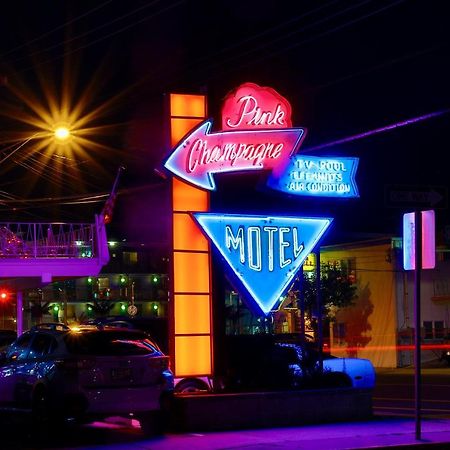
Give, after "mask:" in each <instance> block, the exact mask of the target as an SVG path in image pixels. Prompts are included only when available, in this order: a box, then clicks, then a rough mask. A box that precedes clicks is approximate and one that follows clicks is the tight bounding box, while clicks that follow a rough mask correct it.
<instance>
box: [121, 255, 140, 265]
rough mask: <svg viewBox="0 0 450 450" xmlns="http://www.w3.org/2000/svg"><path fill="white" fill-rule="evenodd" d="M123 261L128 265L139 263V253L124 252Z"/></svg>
mask: <svg viewBox="0 0 450 450" xmlns="http://www.w3.org/2000/svg"><path fill="white" fill-rule="evenodd" d="M122 257H123V263H124V264H126V265H133V264H137V262H138V254H137V252H123V254H122Z"/></svg>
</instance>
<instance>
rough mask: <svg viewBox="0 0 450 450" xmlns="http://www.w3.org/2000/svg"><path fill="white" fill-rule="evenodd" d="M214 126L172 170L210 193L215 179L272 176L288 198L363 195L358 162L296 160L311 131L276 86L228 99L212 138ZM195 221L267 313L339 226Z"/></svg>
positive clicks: (200, 130)
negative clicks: (295, 118) (296, 122)
mask: <svg viewBox="0 0 450 450" xmlns="http://www.w3.org/2000/svg"><path fill="white" fill-rule="evenodd" d="M212 124H213V122H212V120H210V119H209V120H206V121H204V122H203V123H201V124H200V125H199V126H198V127H196V128H195V129H193V130H192V131H190V132H189V133H188V134H187V135H186V136H185V137H184V138H183V139H182V140H181V141H180V143H179V144H178V145H177V146H176V147H175V148H174V149H173V151H172V152H171V154H170V155H169V157H168V158H167V159H166V161H165V162H164V166H165V168H166V169H167V170H169V171H170V172H172V173H173V174H174V175H176V176H177V177H180V178H181V179H183V180H184V181H187V182H189V183H191V184H193V185H194V186H197V187H200V188H202V189H205V190H215V189H216V184H215V181H214V178H213V175H214V174H216V173H226V172H235V171H247V170H253V171H254V170H270V172H271V176H270V177H269V184H268V185H269V187H271V188H273V189H277V190H280V191H282V192H288V193H296V194H299V195H322V196H323V195H335V194H338V195H340V196H357V195H358V193H357V188H356V184H355V183H354V180H353V177H354V174H355V172H356V168H357V164H358V160H357V158H324V157H310V156H299V155H297V154H296V153H297V151H298V149H299V148H300V146H301V144H302V142H303V139H304V137H305V135H306V129H305V128H295V127H292V120H291V106H290V104H289V102H288V101H287V100H286V99H285V98H284V97H282V96H280V95H279V94H278V93H277V92H276V91H275V90H273V89H271V88H268V87H261V86H258V85H256V84H253V83H245V84H243V85H241V86H239V87H238V88H237V89H236V90H234V91H233V92H231V93H230V94H228V95H227V97H226V98H225V100H224V104H223V108H222V120H221V124H222V130H221V131H217V132H212V131H211V129H212ZM314 183H315V184H314ZM319 183H320V184H319ZM192 217H193V218H194V220H195V221H196V222H197V224H198V225H199V226H200V227H201V229H202V230H203V232H204V233H205V234H206V235H207V237H208V238H209V239H210V240H211V242H212V243H213V244H214V245H215V247H216V248H217V250H218V251H219V253H220V254H221V255H222V257H223V259H224V260H225V262H226V263H227V265H228V266H229V268H230V272H231V274H232V278H233V280H234V281H235V287H236V289H237V290H239V291H240V292H241V294H243V295H244V297H247V298H248V297H250V298H251V299H252V300H253V302H254V304H256V305H257V306H258V308H259V309H260V310H261V311H263V313H264V314H268V313H269V312H270V311H271V310H272V309H273V308H274V306H275V305H276V303H277V301H278V300H279V298H280V297H281V296H282V295H283V294H284V293H285V291H286V290H287V289H288V288H289V285H290V283H292V281H293V279H294V277H295V275H296V273H297V271H298V270H299V268H300V267H301V266H302V264H303V262H304V261H305V259H306V258H307V256H308V254H309V253H310V252H311V251H312V250H313V249H314V247H315V246H316V245H317V244H318V242H319V240H320V239H321V237H322V236H323V234H324V233H325V231H326V230H327V229H328V227H329V226H330V224H331V222H332V220H333V219H330V218H309V217H308V218H307V217H292V216H271V215H264V216H254V215H253V216H249V215H245V214H242V215H236V214H222V213H200V212H192ZM236 285H237V286H236Z"/></svg>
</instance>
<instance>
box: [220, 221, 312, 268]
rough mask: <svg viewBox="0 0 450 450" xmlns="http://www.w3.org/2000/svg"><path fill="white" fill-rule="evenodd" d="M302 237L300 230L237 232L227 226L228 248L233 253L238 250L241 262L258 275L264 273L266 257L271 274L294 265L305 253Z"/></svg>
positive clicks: (245, 230)
mask: <svg viewBox="0 0 450 450" xmlns="http://www.w3.org/2000/svg"><path fill="white" fill-rule="evenodd" d="M298 235H299V230H298V228H297V227H274V226H265V227H260V226H250V227H248V228H247V229H245V228H244V227H243V226H240V227H238V229H237V230H236V231H235V232H233V229H232V227H231V226H230V225H226V227H225V248H226V249H227V250H228V251H230V252H231V251H233V250H237V251H238V252H239V261H240V262H241V263H242V264H246V263H247V262H248V267H249V268H250V269H251V270H255V271H257V272H260V271H261V270H262V269H263V259H262V255H265V256H266V258H267V260H266V261H267V270H268V271H269V272H273V271H274V270H278V269H282V268H283V267H286V266H287V265H289V264H291V263H292V261H295V260H296V259H297V258H298V256H299V255H300V253H301V252H302V251H303V250H304V248H305V245H304V243H303V242H301V243H299V238H298ZM277 255H278V258H277ZM275 266H276V267H275Z"/></svg>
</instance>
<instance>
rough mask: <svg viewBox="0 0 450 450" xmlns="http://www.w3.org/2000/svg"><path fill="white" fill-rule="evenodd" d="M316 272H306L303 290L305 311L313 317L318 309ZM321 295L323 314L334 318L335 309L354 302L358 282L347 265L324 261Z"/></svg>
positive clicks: (321, 271)
mask: <svg viewBox="0 0 450 450" xmlns="http://www.w3.org/2000/svg"><path fill="white" fill-rule="evenodd" d="M316 281H317V280H316V272H315V271H314V272H304V274H303V292H304V299H305V311H306V312H307V314H308V315H309V316H310V317H312V316H314V315H316V316H317V315H318V313H319V312H318V311H317V282H316ZM320 295H321V301H322V311H321V313H322V315H323V317H324V318H328V319H332V318H333V317H334V314H335V311H336V310H337V309H340V308H344V307H346V306H350V305H352V304H353V302H354V300H355V299H356V284H354V280H353V277H352V275H350V274H349V273H348V271H347V267H346V266H345V265H341V266H339V267H338V266H336V265H334V264H330V263H323V264H321V266H320Z"/></svg>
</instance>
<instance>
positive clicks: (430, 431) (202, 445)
mask: <svg viewBox="0 0 450 450" xmlns="http://www.w3.org/2000/svg"><path fill="white" fill-rule="evenodd" d="M421 430H422V433H421V434H422V436H421V440H418V441H417V440H416V439H415V421H414V419H397V418H376V419H373V420H371V421H365V422H351V423H347V422H346V423H340V424H322V425H313V426H301V427H290V428H271V429H257V430H239V431H226V432H208V433H183V434H171V433H169V434H166V435H164V436H161V437H159V438H153V439H143V438H142V439H138V440H133V441H132V442H127V443H126V444H108V445H95V446H90V447H79V446H77V447H73V449H77V450H80V449H81V448H84V449H88V448H89V449H96V450H99V449H109V450H133V449H136V450H356V449H358V450H362V449H373V448H387V449H402V450H404V449H414V450H420V449H425V448H426V449H430V450H431V449H449V448H450V420H423V421H422V426H421ZM64 450H69V447H64Z"/></svg>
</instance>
